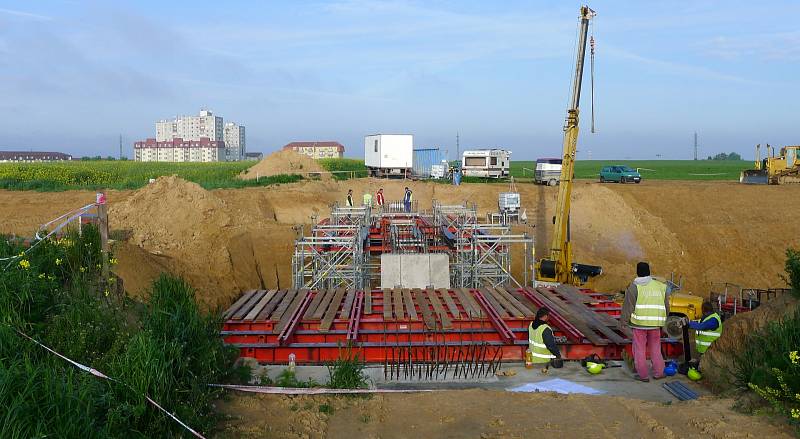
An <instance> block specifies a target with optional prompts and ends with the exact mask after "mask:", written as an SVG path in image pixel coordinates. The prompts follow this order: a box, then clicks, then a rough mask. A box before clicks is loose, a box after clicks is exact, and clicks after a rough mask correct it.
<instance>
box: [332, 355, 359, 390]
mask: <svg viewBox="0 0 800 439" xmlns="http://www.w3.org/2000/svg"><path fill="white" fill-rule="evenodd" d="M364 367H365V364H364V361H363V360H362V359H361V357H360V356H359V354H358V351H356V350H354V349H353V346H352V345H350V344H348V345H347V346H346V347H344V348H342V347H341V346H340V347H339V357H338V358H337V359H336V361H334V362H333V363H331V364H329V365H328V375H329V377H330V379H329V381H328V387H330V388H331V389H363V388H366V387H367V377H366V375H364Z"/></svg>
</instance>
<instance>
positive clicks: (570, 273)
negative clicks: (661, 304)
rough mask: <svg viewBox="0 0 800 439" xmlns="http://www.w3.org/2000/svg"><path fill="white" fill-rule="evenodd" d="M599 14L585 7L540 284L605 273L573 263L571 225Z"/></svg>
mask: <svg viewBox="0 0 800 439" xmlns="http://www.w3.org/2000/svg"><path fill="white" fill-rule="evenodd" d="M595 15H596V13H595V12H594V11H593V10H592V9H590V8H589V7H588V6H582V7H581V10H580V29H579V31H578V50H577V59H576V60H575V74H574V77H573V82H572V100H571V101H570V106H569V108H568V109H567V118H566V123H565V124H564V151H563V158H562V162H561V177H560V180H559V188H558V202H557V204H556V215H555V216H554V217H553V225H554V230H553V241H552V244H551V246H550V255H549V258H543V259H540V260H539V261H538V262H537V263H536V281H537V282H538V283H544V284H548V283H549V284H554V283H565V284H573V285H580V284H582V283H584V282H586V281H587V280H588V279H589V278H590V277H594V276H598V275H600V274H601V273H602V272H603V269H602V268H601V267H598V266H594V265H584V264H577V263H575V262H573V260H572V244H571V242H570V224H569V213H570V197H571V195H572V181H573V179H574V177H575V153H576V151H577V147H578V106H579V105H580V100H581V82H582V80H583V64H584V58H585V55H586V36H587V34H588V32H589V22H590V21H591V20H592V19H593V18H594V16H595Z"/></svg>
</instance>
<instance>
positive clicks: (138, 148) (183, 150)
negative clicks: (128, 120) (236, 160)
mask: <svg viewBox="0 0 800 439" xmlns="http://www.w3.org/2000/svg"><path fill="white" fill-rule="evenodd" d="M133 156H134V160H136V161H137V162H219V161H225V142H223V141H220V140H211V139H209V138H207V137H202V138H200V140H184V139H181V138H174V139H170V140H166V141H161V142H160V141H158V140H156V139H153V138H150V139H147V140H143V141H139V142H135V143H134V144H133Z"/></svg>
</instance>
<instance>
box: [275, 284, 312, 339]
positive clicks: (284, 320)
mask: <svg viewBox="0 0 800 439" xmlns="http://www.w3.org/2000/svg"><path fill="white" fill-rule="evenodd" d="M306 294H308V289H307V288H303V289H302V290H300V291H298V292H297V294H295V296H294V299H292V303H291V304H290V305H289V307H288V308H286V312H285V313H283V316H282V317H281V320H280V321H279V322H278V324H277V325H275V328H274V329H273V331H272V332H274V333H275V334H280V333H281V331H283V328H285V327H286V325H288V324H289V320H291V318H292V314H294V312H295V311H297V308H298V307H299V306H300V303H302V302H303V300H304V299H305V298H306Z"/></svg>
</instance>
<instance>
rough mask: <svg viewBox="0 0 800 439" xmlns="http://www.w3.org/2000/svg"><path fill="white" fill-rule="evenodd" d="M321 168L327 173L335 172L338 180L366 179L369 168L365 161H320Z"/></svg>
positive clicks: (334, 175) (334, 176)
mask: <svg viewBox="0 0 800 439" xmlns="http://www.w3.org/2000/svg"><path fill="white" fill-rule="evenodd" d="M318 162H319V164H320V166H322V167H323V168H325V170H326V171H330V172H334V174H333V178H335V179H336V180H347V179H350V178H353V177H366V176H367V175H368V174H367V167H366V166H364V160H360V159H344V158H342V159H320V160H318Z"/></svg>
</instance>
